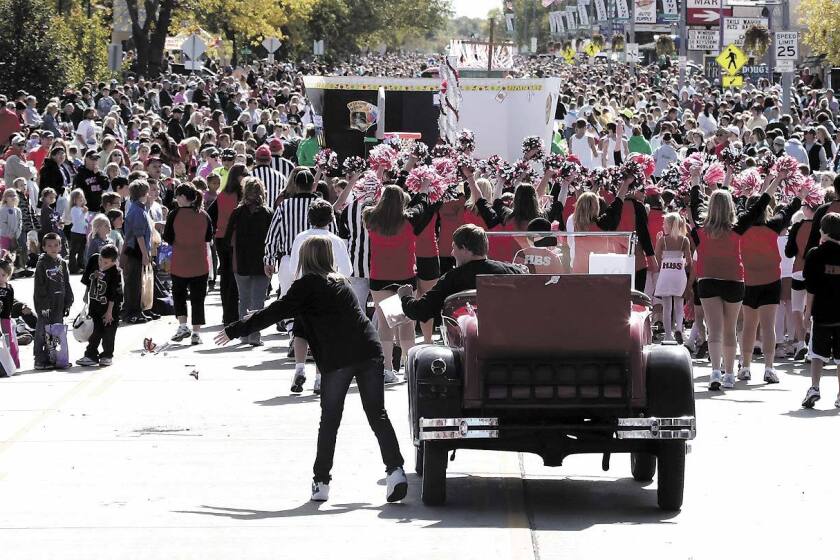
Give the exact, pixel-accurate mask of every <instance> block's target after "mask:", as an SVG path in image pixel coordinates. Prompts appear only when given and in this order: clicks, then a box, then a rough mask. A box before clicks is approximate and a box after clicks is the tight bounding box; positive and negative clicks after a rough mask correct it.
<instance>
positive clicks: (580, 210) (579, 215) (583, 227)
mask: <svg viewBox="0 0 840 560" xmlns="http://www.w3.org/2000/svg"><path fill="white" fill-rule="evenodd" d="M600 212H601V202H600V201H599V200H598V195H596V194H595V193H593V192H585V193H583V194H581V195H580V196H579V197H578V199H577V203H576V204H575V213H574V214H573V218H572V222H573V223H574V225H575V231H576V232H577V231H588V230H589V226H591V225H592V224H594V223H595V221H596V220H597V219H598V214H600Z"/></svg>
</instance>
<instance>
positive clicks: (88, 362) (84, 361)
mask: <svg viewBox="0 0 840 560" xmlns="http://www.w3.org/2000/svg"><path fill="white" fill-rule="evenodd" d="M76 365H77V366H82V367H91V366H98V365H99V360H94V359H93V358H88V357H87V356H82V357H81V358H79V359H78V360H76Z"/></svg>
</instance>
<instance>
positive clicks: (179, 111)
mask: <svg viewBox="0 0 840 560" xmlns="http://www.w3.org/2000/svg"><path fill="white" fill-rule="evenodd" d="M183 118H184V109H183V107H181V106H180V105H179V106H177V107H175V108H174V109H172V118H170V119H169V122H168V123H167V124H166V133H167V134H168V135H169V136H171V137H172V140H174V141H175V143H176V144H180V143H181V141H182V140H183V139H184V138H186V137H187V135H186V133H185V132H184V127H183V126H182V125H181V119H183Z"/></svg>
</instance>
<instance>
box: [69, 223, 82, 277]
mask: <svg viewBox="0 0 840 560" xmlns="http://www.w3.org/2000/svg"><path fill="white" fill-rule="evenodd" d="M86 246H87V236H86V235H85V234H83V233H71V234H70V255H69V258H68V261H69V262H68V263H67V267H68V268H69V269H70V274H76V273H77V272H81V271H83V270H84V269H85V266H87V263H86V262H85V247H86Z"/></svg>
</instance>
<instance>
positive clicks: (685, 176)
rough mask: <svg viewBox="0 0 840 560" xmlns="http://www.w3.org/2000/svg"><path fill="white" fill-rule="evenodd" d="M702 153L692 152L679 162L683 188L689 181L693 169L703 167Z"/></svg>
mask: <svg viewBox="0 0 840 560" xmlns="http://www.w3.org/2000/svg"><path fill="white" fill-rule="evenodd" d="M703 163H704V161H703V154H701V153H700V152H694V153H693V154H691V155H690V156H688V157H687V158H685V159H684V160H682V163H680V180H681V181H682V183H683V185H684V188H687V185H689V184H690V183H691V174H692V172H693V171H695V170H699V169H703Z"/></svg>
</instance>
